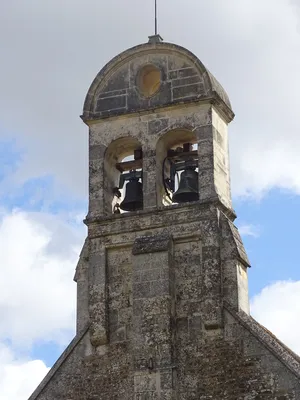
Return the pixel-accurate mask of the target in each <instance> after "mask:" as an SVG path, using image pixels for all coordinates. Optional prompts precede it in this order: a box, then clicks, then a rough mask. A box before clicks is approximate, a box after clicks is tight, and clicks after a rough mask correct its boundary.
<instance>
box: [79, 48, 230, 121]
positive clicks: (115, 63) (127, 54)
mask: <svg viewBox="0 0 300 400" xmlns="http://www.w3.org/2000/svg"><path fill="white" fill-rule="evenodd" d="M147 63H148V64H149V63H151V64H155V65H156V66H158V67H159V69H160V70H161V71H162V73H161V80H162V82H161V90H160V91H159V92H158V93H157V94H156V95H154V96H151V97H150V98H143V97H141V96H139V94H140V93H139V91H138V89H137V83H136V78H135V76H136V75H137V74H138V71H139V69H141V68H142V67H143V65H146V64H147ZM193 101H210V102H212V103H214V104H216V105H217V106H218V107H219V108H220V109H221V111H223V113H224V114H225V115H226V116H227V119H228V120H229V121H231V120H232V119H233V117H234V114H233V111H232V107H231V103H230V100H229V97H228V94H227V93H226V91H225V89H224V88H223V87H222V85H221V84H220V83H219V82H218V80H217V79H216V78H215V77H214V76H213V74H212V73H211V72H210V71H209V70H208V69H207V68H206V67H205V66H204V65H203V64H202V62H201V61H200V60H199V59H198V58H197V57H196V56H195V55H194V54H193V53H192V52H190V51H189V50H187V49H185V48H184V47H181V46H178V45H176V44H172V43H166V42H161V41H151V40H150V41H149V42H148V43H144V44H141V45H138V46H135V47H132V48H130V49H128V50H126V51H124V52H122V53H120V54H119V55H117V56H116V57H114V58H113V59H112V60H111V61H109V62H108V63H107V64H106V65H105V66H104V67H103V68H102V69H101V71H100V72H99V73H98V74H97V76H96V78H95V79H94V81H93V83H92V84H91V86H90V88H89V90H88V93H87V95H86V99H85V103H84V109H83V115H82V118H83V120H84V121H88V120H93V119H99V118H103V117H107V116H111V115H116V114H118V115H119V114H126V113H131V112H137V111H141V110H144V109H149V108H150V109H154V108H159V107H163V106H168V105H172V104H174V103H183V102H193Z"/></svg>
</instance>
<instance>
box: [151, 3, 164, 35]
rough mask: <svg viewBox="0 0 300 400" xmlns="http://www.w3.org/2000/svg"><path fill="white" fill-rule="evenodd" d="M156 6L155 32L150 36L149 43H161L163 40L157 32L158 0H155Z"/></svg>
mask: <svg viewBox="0 0 300 400" xmlns="http://www.w3.org/2000/svg"><path fill="white" fill-rule="evenodd" d="M154 6H155V7H154V8H155V34H154V35H152V36H149V43H160V42H162V41H163V38H162V37H161V36H160V35H159V34H158V33H157V32H158V30H157V0H154Z"/></svg>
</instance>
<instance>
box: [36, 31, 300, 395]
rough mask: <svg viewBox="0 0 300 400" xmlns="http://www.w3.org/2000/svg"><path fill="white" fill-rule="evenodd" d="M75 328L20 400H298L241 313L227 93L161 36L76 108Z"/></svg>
mask: <svg viewBox="0 0 300 400" xmlns="http://www.w3.org/2000/svg"><path fill="white" fill-rule="evenodd" d="M81 118H82V120H83V121H84V123H85V124H86V125H87V127H88V132H89V208H88V214H87V217H86V219H85V221H84V222H85V224H86V225H87V228H88V234H87V238H86V240H85V243H84V246H83V249H82V252H81V254H80V258H79V262H78V265H77V267H76V272H75V278H74V280H75V282H76V283H77V331H76V335H75V337H74V339H73V340H72V342H71V343H70V344H69V346H68V347H67V348H66V350H65V351H64V352H63V354H62V355H61V357H60V358H59V359H58V360H57V362H56V363H55V364H54V366H53V367H52V369H51V370H50V371H49V373H48V375H47V376H46V377H45V378H44V380H43V381H42V382H41V383H40V385H39V386H38V387H37V389H36V390H35V391H34V393H33V394H32V395H31V397H30V398H29V400H196V399H197V400H297V399H298V400H299V399H300V358H299V357H298V356H297V355H296V354H294V353H293V352H292V351H291V350H290V349H289V348H288V347H287V346H285V345H284V344H283V343H281V342H280V341H279V340H278V339H277V338H276V337H275V336H274V335H273V334H272V333H271V332H269V331H268V330H267V329H266V328H264V327H263V326H262V325H260V324H259V323H258V322H256V321H255V320H254V319H253V318H252V317H251V316H250V313H249V296H248V275H247V271H248V268H249V267H250V265H249V260H248V257H247V254H246V252H245V249H244V246H243V243H242V239H241V237H240V234H239V232H238V229H237V228H236V226H235V225H234V220H235V218H236V215H235V212H234V209H233V206H232V199H231V189H230V170H229V152H228V140H229V139H228V125H229V124H230V122H231V121H232V120H233V118H234V113H233V110H232V107H231V103H230V100H229V97H228V95H227V93H226V91H225V90H224V89H223V87H222V86H221V84H220V83H219V82H218V81H217V79H216V78H215V77H214V76H213V75H212V74H211V73H210V72H209V71H208V70H207V68H206V67H205V66H204V65H203V64H202V62H201V61H200V60H199V59H198V58H197V56H196V55H194V54H192V53H191V52H190V51H188V50H187V49H185V48H183V47H180V46H178V45H175V44H170V43H166V42H164V41H163V40H162V38H161V37H160V36H159V35H153V36H150V37H149V41H148V42H147V43H145V44H142V45H138V46H136V47H133V48H130V49H128V50H126V51H124V52H123V53H121V54H119V55H118V56H116V57H115V58H113V59H112V60H111V61H110V62H109V63H108V64H107V65H106V66H105V67H104V68H103V69H102V70H101V71H100V72H99V73H98V75H97V76H96V78H95V79H94V81H93V83H92V84H91V86H90V88H89V90H88V93H87V95H86V98H85V102H84V109H83V114H82V116H81Z"/></svg>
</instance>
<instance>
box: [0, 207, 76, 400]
mask: <svg viewBox="0 0 300 400" xmlns="http://www.w3.org/2000/svg"><path fill="white" fill-rule="evenodd" d="M67 217H68V220H70V222H69V223H67V222H66V220H65V219H63V218H62V216H53V215H50V214H45V213H28V212H22V211H21V210H15V211H13V212H11V213H7V212H6V211H5V210H4V209H1V208H0V254H1V264H0V270H1V280H0V400H26V399H27V398H28V397H29V395H30V394H31V393H32V392H33V390H34V389H35V388H36V387H37V385H38V384H39V383H40V382H41V380H42V379H43V377H44V376H45V375H46V373H47V372H48V370H49V368H48V367H47V366H46V365H45V363H44V362H43V361H42V360H31V359H29V358H28V357H27V356H26V354H29V353H30V350H31V348H32V347H34V345H35V343H37V342H39V343H43V342H50V341H51V342H52V343H56V344H59V345H66V344H67V343H68V342H69V340H70V338H71V337H72V336H73V334H74V325H75V290H76V284H75V283H74V282H73V276H74V271H75V267H76V263H77V260H78V255H79V251H80V250H81V248H80V247H81V245H82V243H83V235H84V229H83V227H82V226H80V227H79V226H78V221H77V219H78V218H79V215H77V214H76V215H68V216H67Z"/></svg>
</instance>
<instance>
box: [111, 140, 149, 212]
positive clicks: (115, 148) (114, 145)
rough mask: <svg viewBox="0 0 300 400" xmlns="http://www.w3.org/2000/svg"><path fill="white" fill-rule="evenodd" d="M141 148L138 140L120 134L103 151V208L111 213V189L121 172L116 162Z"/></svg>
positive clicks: (112, 197) (115, 185) (116, 182)
mask: <svg viewBox="0 0 300 400" xmlns="http://www.w3.org/2000/svg"><path fill="white" fill-rule="evenodd" d="M137 149H142V144H141V143H140V141H139V140H138V139H136V138H134V137H132V136H122V137H120V138H118V139H115V140H114V141H112V142H111V143H110V144H109V145H108V147H107V148H106V150H105V153H104V174H103V175H104V176H103V181H104V182H103V188H104V209H105V210H106V213H107V214H111V212H112V205H113V200H114V195H113V189H114V188H115V187H118V186H119V179H120V175H121V172H120V171H119V170H118V169H117V167H116V164H117V163H119V162H121V161H123V160H124V159H125V158H126V157H128V156H131V155H132V154H133V153H134V151H135V150H137Z"/></svg>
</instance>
